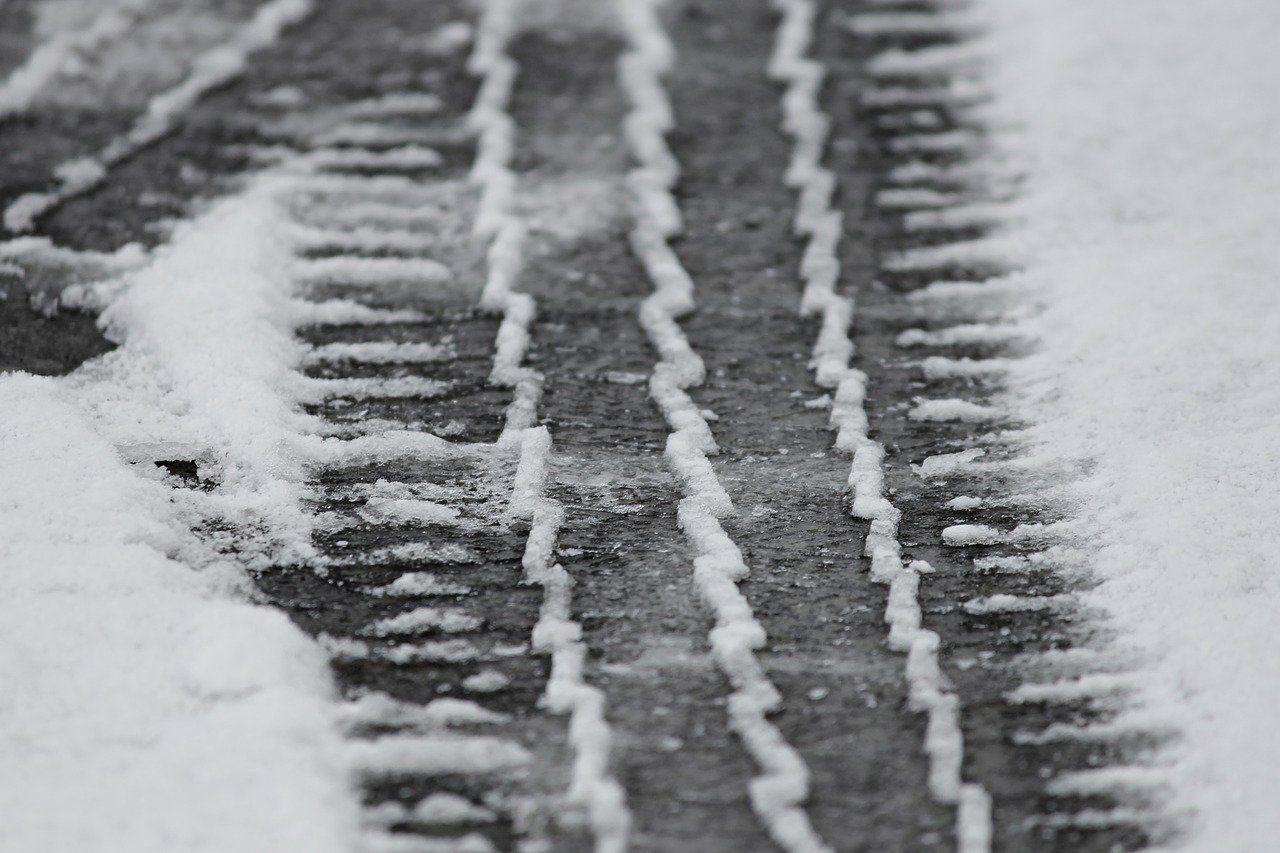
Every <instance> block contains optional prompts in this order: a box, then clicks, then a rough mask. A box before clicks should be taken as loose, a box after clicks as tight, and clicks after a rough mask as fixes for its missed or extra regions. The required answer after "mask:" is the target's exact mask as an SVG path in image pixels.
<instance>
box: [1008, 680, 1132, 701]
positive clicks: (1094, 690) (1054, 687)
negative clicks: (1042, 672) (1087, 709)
mask: <svg viewBox="0 0 1280 853" xmlns="http://www.w3.org/2000/svg"><path fill="white" fill-rule="evenodd" d="M1140 687H1141V681H1140V678H1139V676H1137V675H1135V674H1134V673H1132V672H1118V673H1086V674H1085V675H1081V676H1079V677H1078V678H1066V679H1062V680H1060V681H1050V682H1041V683H1030V684H1023V685H1021V686H1020V687H1016V688H1014V689H1013V690H1011V691H1010V692H1009V693H1007V694H1005V699H1006V701H1009V702H1012V703H1014V704H1017V705H1024V704H1030V703H1033V702H1044V703H1071V702H1079V701H1081V700H1096V699H1110V698H1116V697H1122V696H1125V695H1128V694H1130V693H1134V692H1136V691H1137V690H1138V689H1139V688H1140Z"/></svg>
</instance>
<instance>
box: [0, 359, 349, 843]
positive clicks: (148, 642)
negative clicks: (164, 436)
mask: <svg viewBox="0 0 1280 853" xmlns="http://www.w3.org/2000/svg"><path fill="white" fill-rule="evenodd" d="M78 396H79V394H78V392H76V391H74V390H72V389H70V388H68V383H66V382H65V381H60V380H50V379H42V378H35V377H30V376H24V375H10V376H6V377H3V378H0V478H3V480H4V482H6V483H8V484H10V487H9V488H8V489H6V491H5V495H4V497H3V499H0V503H3V511H0V565H2V566H3V568H0V572H2V573H3V579H4V587H5V595H4V596H3V598H2V599H0V621H3V624H4V625H5V629H6V636H7V638H8V639H7V640H6V642H5V643H4V644H3V646H2V647H0V678H3V680H4V683H5V684H6V685H8V687H7V688H6V698H5V700H4V701H3V702H0V755H2V756H3V760H2V761H0V802H2V803H3V806H2V807H0V810H3V812H4V814H5V820H4V822H3V824H2V825H0V848H3V849H6V850H15V851H16V850H41V851H48V853H57V851H67V853H71V851H77V853H83V852H84V851H103V853H107V851H117V850H130V851H138V853H144V852H145V851H156V853H161V851H166V853H167V851H172V850H191V851H209V853H223V851H227V850H245V851H264V853H265V851H276V850H282V851H285V850H288V851H298V853H302V851H333V853H339V851H345V850H348V849H350V848H351V846H352V844H353V842H354V838H355V835H354V832H355V826H356V822H357V817H356V814H355V796H354V792H352V791H350V790H349V782H348V780H347V775H346V766H345V759H344V758H343V754H342V750H341V743H340V741H339V739H338V736H337V734H336V728H335V726H334V724H333V720H332V719H331V717H332V712H331V705H330V690H331V687H330V683H329V675H328V671H327V665H326V660H325V658H324V655H323V654H321V653H320V652H319V650H318V649H316V648H315V646H314V645H313V644H312V643H310V642H309V641H308V640H307V639H306V638H305V637H304V636H303V635H302V634H301V632H299V631H298V630H297V629H296V628H294V627H293V626H292V625H291V624H290V623H289V621H288V619H287V618H286V617H285V616H284V615H282V614H280V613H278V612H276V611H273V610H270V609H267V608H263V607H256V606H252V605H249V604H247V603H244V602H243V600H242V598H241V595H240V586H241V584H242V582H241V580H240V578H239V575H238V573H237V570H236V569H234V568H233V567H231V566H228V565H226V564H219V563H217V562H214V563H210V564H206V565H205V568H203V569H202V570H201V571H193V570H192V569H191V568H190V567H189V566H188V565H184V564H183V562H181V560H182V556H181V555H183V554H184V553H189V552H191V550H192V549H193V547H194V546H193V544H192V543H191V542H189V541H188V540H187V537H186V533H185V529H186V528H185V522H184V519H182V518H181V517H180V512H179V510H178V508H177V507H176V506H175V505H174V504H173V502H172V501H171V500H170V493H169V489H168V488H167V487H165V486H164V485H163V484H162V483H160V482H159V481H158V480H157V479H155V478H154V477H148V476H145V473H146V472H145V470H143V471H139V470H136V468H135V469H131V468H130V466H129V465H127V464H126V463H125V462H124V461H122V460H121V458H120V456H119V454H118V453H117V451H116V450H115V448H114V447H112V445H111V444H110V443H109V442H108V441H107V440H105V439H104V438H103V436H102V435H101V434H100V433H99V431H98V426H99V424H98V423H97V422H96V419H95V418H93V417H92V416H91V415H87V414H86V413H85V412H84V411H83V410H82V408H81V407H80V404H79V402H78V401H76V400H75V398H76V397H78ZM144 466H145V467H146V468H149V467H150V466H149V464H148V463H145V462H144V463H141V466H137V467H144ZM140 474H142V475H143V476H140Z"/></svg>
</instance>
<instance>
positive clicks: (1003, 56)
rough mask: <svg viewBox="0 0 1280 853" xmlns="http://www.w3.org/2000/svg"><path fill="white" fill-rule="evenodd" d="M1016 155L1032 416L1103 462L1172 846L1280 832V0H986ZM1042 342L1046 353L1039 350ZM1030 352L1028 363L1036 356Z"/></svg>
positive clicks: (1096, 499) (1110, 570)
mask: <svg viewBox="0 0 1280 853" xmlns="http://www.w3.org/2000/svg"><path fill="white" fill-rule="evenodd" d="M978 7H979V10H980V11H981V13H982V14H983V15H984V16H985V17H986V18H987V19H988V20H989V21H990V22H991V24H992V25H993V29H992V31H991V33H990V35H989V39H990V41H991V43H992V45H993V46H994V48H995V51H994V55H995V56H996V57H998V61H997V62H996V66H995V68H994V69H992V73H993V75H994V80H995V82H996V89H997V93H998V95H999V96H1000V97H999V99H998V104H997V107H996V109H997V110H998V111H999V114H998V116H997V118H998V119H999V120H1008V122H1009V123H1010V124H1011V125H1013V126H1019V129H1018V130H1017V131H1015V132H1014V133H1013V134H1012V135H1011V137H1010V140H1009V141H1010V144H1012V145H1014V146H1016V150H1017V153H1018V154H1019V155H1020V157H1021V159H1024V160H1025V161H1026V162H1027V164H1028V166H1029V180H1028V183H1027V185H1026V195H1025V198H1024V199H1023V200H1022V202H1021V204H1020V208H1021V212H1022V223H1021V224H1020V225H1018V226H1016V227H1015V228H1014V229H1013V233H1014V234H1016V235H1017V236H1018V237H1019V238H1020V239H1021V241H1022V243H1023V244H1024V245H1025V247H1027V249H1028V250H1029V257H1030V258H1031V259H1032V260H1031V262H1030V264H1029V272H1030V273H1031V275H1032V276H1033V277H1036V278H1039V279H1043V280H1044V282H1045V284H1046V285H1047V287H1048V290H1047V302H1048V309H1047V313H1046V314H1045V316H1044V317H1043V318H1042V321H1041V322H1040V323H1039V327H1040V329H1041V332H1042V340H1043V359H1042V361H1043V364H1037V366H1036V367H1035V368H1034V369H1033V368H1027V369H1024V370H1022V371H1021V372H1020V374H1019V375H1018V376H1017V381H1016V384H1017V388H1018V391H1019V392H1020V393H1021V394H1022V396H1023V397H1024V398H1025V401H1026V402H1027V404H1028V405H1030V406H1031V407H1032V410H1033V411H1034V412H1035V414H1037V415H1038V419H1039V422H1040V426H1039V427H1038V428H1037V429H1036V434H1037V436H1038V437H1039V438H1040V440H1041V441H1042V442H1043V444H1044V446H1045V447H1046V448H1048V449H1051V450H1053V451H1055V452H1057V453H1060V454H1061V455H1063V456H1065V457H1071V456H1073V455H1075V454H1083V455H1087V456H1090V457H1092V458H1093V459H1095V460H1097V469H1096V471H1094V472H1093V473H1091V474H1090V475H1089V478H1088V481H1087V485H1088V486H1089V488H1090V492H1091V494H1090V495H1089V500H1088V502H1087V505H1086V507H1085V509H1084V510H1083V511H1084V512H1085V513H1086V514H1087V520H1088V521H1089V522H1090V524H1091V526H1092V528H1093V533H1094V536H1095V537H1096V541H1098V542H1100V545H1099V549H1098V552H1097V556H1096V558H1095V560H1094V565H1095V566H1096V569H1097V571H1098V573H1099V575H1100V577H1101V579H1102V581H1103V583H1102V586H1101V587H1100V588H1099V589H1098V590H1097V591H1096V592H1094V593H1092V594H1091V595H1090V596H1089V600H1090V601H1091V603H1093V604H1097V605H1102V606H1105V607H1106V608H1108V609H1109V610H1110V612H1111V613H1112V614H1113V615H1114V617H1115V619H1116V621H1117V623H1118V624H1119V625H1120V626H1122V627H1123V628H1125V629H1127V631H1128V633H1129V634H1130V636H1131V638H1132V639H1134V640H1136V641H1138V642H1140V643H1141V644H1142V645H1144V646H1145V647H1146V648H1148V649H1150V650H1153V651H1154V652H1155V653H1156V654H1157V655H1158V656H1161V657H1163V659H1164V661H1165V664H1166V665H1167V670H1166V671H1164V673H1163V675H1161V676H1154V675H1153V676H1151V677H1150V678H1149V679H1148V693H1149V694H1150V695H1152V696H1155V695H1159V693H1160V692H1162V691H1169V690H1172V691H1173V692H1174V693H1175V694H1176V695H1178V700H1177V702H1176V707H1166V708H1165V709H1164V710H1166V711H1168V712H1169V713H1170V714H1176V718H1177V722H1178V723H1179V725H1180V726H1181V728H1182V730H1183V731H1184V733H1185V739H1184V741H1183V742H1182V744H1181V746H1180V747H1179V749H1178V751H1177V753H1176V759H1177V760H1176V764H1175V765H1174V766H1173V767H1172V768H1171V769H1170V770H1169V779H1170V781H1171V782H1172V783H1173V785H1174V789H1175V797H1176V800H1177V803H1178V805H1180V806H1182V807H1184V808H1186V809H1189V810H1191V811H1192V812H1193V815H1194V817H1193V824H1192V829H1191V832H1190V834H1189V835H1188V836H1187V838H1185V839H1184V840H1183V841H1182V842H1180V843H1182V844H1184V845H1185V847H1186V848H1187V849H1192V850H1205V851H1209V850H1212V851H1215V853H1223V851H1250V850H1262V849H1269V848H1270V847H1271V846H1273V844H1274V839H1275V838H1276V837H1277V836H1280V810H1278V809H1276V808H1275V794H1274V785H1275V778H1276V768H1277V762H1278V761H1280V730H1277V728H1276V726H1275V723H1274V717H1275V713H1276V708H1277V707H1280V632H1278V631H1277V615H1278V614H1280V528H1277V526H1276V521H1275V520H1276V518H1277V517H1278V516H1280V331H1278V324H1280V287H1278V286H1277V281H1278V279H1280V241H1277V240H1276V236H1275V235H1276V234H1277V233H1278V232H1280V208H1277V206H1276V202H1275V200H1276V198H1277V197H1280V144H1278V143H1280V101H1277V99H1276V98H1275V83H1276V80H1278V79H1280V53H1277V52H1276V50H1275V45H1276V43H1277V41H1278V40H1280V5H1276V4H1274V3H1266V2H1256V0H1183V2H1179V3H1168V2H1164V0H1040V2H1037V3H1026V2H1024V0H979V4H978ZM1038 361H1041V360H1038ZM1033 370H1034V371H1035V372H1033Z"/></svg>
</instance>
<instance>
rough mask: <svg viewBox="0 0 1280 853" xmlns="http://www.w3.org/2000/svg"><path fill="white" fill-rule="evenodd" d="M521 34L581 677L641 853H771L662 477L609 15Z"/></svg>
mask: <svg viewBox="0 0 1280 853" xmlns="http://www.w3.org/2000/svg"><path fill="white" fill-rule="evenodd" d="M569 8H574V9H576V14H574V15H573V16H572V17H571V18H570V19H568V20H565V19H556V21H555V24H554V25H548V26H546V27H539V28H537V29H536V30H532V31H529V32H527V33H525V34H524V35H523V36H522V37H521V38H520V39H519V40H518V41H517V42H516V43H515V44H514V45H513V53H514V54H515V55H516V56H517V58H518V59H519V61H520V63H521V65H522V67H525V68H526V72H525V74H524V79H525V80H526V84H525V85H524V86H522V87H521V89H520V90H519V91H517V93H516V99H515V102H514V104H513V107H512V112H513V114H514V115H515V116H516V117H517V120H518V122H519V124H520V125H521V126H522V127H525V128H527V131H526V133H524V134H522V140H523V142H522V144H521V146H520V147H519V148H518V149H517V152H516V159H517V161H518V162H520V163H522V164H524V170H523V171H522V186H523V187H524V188H525V191H524V192H523V193H522V198H523V199H524V200H525V205H526V206H525V207H524V216H525V219H526V221H527V222H528V223H529V225H530V240H529V244H528V246H529V262H528V264H527V266H526V269H525V274H524V276H523V279H522V281H523V285H524V287H525V289H527V290H529V291H530V292H532V293H534V294H535V295H536V297H537V299H538V303H539V308H540V310H539V319H538V321H537V323H536V325H535V335H534V342H533V350H532V352H531V360H532V362H533V363H535V364H537V365H538V366H539V370H540V371H542V372H544V373H545V374H546V400H545V403H544V410H545V413H546V423H547V424H548V425H549V426H550V427H551V428H552V429H553V430H554V432H555V434H556V436H557V451H558V452H557V458H556V459H554V460H553V463H552V468H551V471H552V476H551V478H550V482H549V487H550V488H551V490H552V492H553V494H554V495H555V496H556V497H557V499H558V500H559V501H560V502H561V503H562V504H563V505H564V507H565V510H566V513H565V519H564V524H563V526H562V528H561V543H562V546H563V547H562V548H561V553H560V556H561V558H562V559H563V560H564V561H565V565H566V566H567V567H568V568H569V570H570V571H571V573H572V575H573V577H574V580H575V594H574V600H575V603H576V606H577V607H578V608H580V609H581V613H580V616H579V621H580V622H581V623H582V625H583V629H584V633H583V638H584V641H585V642H586V643H587V645H588V646H589V648H590V649H591V655H590V656H589V657H588V659H587V661H586V666H587V672H588V676H589V679H590V681H591V682H592V683H593V684H599V685H600V686H601V688H602V689H604V690H605V692H606V694H607V696H608V701H609V716H610V718H611V720H612V721H613V724H614V728H615V732H616V735H617V738H616V742H615V750H614V753H615V755H614V766H615V768H616V773H617V776H618V778H619V779H620V780H621V781H622V782H623V783H624V784H625V786H626V788H627V791H628V796H629V799H630V802H631V805H632V807H633V809H634V811H635V829H634V832H633V836H632V847H633V849H636V850H653V851H664V850H683V849H698V850H706V851H726V852H727V851H736V850H751V849H757V848H759V847H760V846H761V845H765V844H768V842H767V840H766V839H765V838H764V837H763V835H762V833H761V831H760V828H759V825H758V823H757V821H756V820H755V818H754V816H753V815H752V813H751V809H750V805H749V803H748V802H747V791H746V781H747V780H748V779H749V778H750V776H751V774H752V765H751V761H750V758H749V757H748V756H747V755H746V754H745V752H744V751H743V750H742V748H741V746H740V744H739V743H738V742H737V741H736V739H735V738H734V736H733V735H732V733H730V732H729V731H727V730H726V727H725V725H724V718H725V713H724V706H723V702H724V695H725V693H726V685H725V682H724V677H723V675H722V674H721V673H720V671H719V670H718V668H717V667H716V665H715V663H714V661H713V660H712V659H711V657H710V655H709V654H708V653H707V652H706V651H705V648H704V643H705V637H706V632H707V628H708V627H709V626H708V623H707V614H706V612H705V610H703V609H702V608H701V607H700V606H699V604H698V602H697V601H696V600H695V599H694V598H693V597H691V596H690V595H689V594H688V592H687V590H686V584H687V583H688V582H689V572H688V567H689V563H690V562H691V558H690V556H689V555H688V549H687V546H686V544H685V541H684V539H683V537H682V536H681V535H680V532H679V529H678V525H677V520H676V517H675V508H676V501H677V498H678V493H677V484H676V482H675V481H674V479H673V477H672V474H671V472H670V471H669V470H668V468H667V466H666V465H665V464H664V463H663V460H662V449H663V445H664V442H665V439H666V436H667V427H666V424H665V423H664V421H663V419H662V417H661V415H660V414H659V413H658V412H657V411H656V410H655V409H654V407H653V405H652V403H651V402H650V401H649V399H648V397H647V395H646V392H645V388H644V383H645V380H646V378H647V376H648V373H649V371H650V370H651V368H652V364H653V356H652V352H651V350H650V348H649V345H648V343H647V341H646V339H645V336H644V333H643V331H642V330H641V328H640V327H639V325H638V324H637V323H636V314H637V311H638V308H639V306H640V303H641V302H642V300H643V298H644V297H645V296H647V295H648V293H649V290H650V286H649V284H648V282H647V280H646V279H645V276H644V272H643V270H642V269H641V268H640V267H639V265H638V264H637V262H636V260H635V258H634V257H632V255H631V253H630V252H629V251H628V248H627V231H628V229H629V224H628V221H627V219H628V217H627V213H626V208H625V203H624V200H625V195H626V194H625V179H626V173H627V170H628V168H629V162H628V156H627V152H626V148H625V145H624V143H623V141H622V138H621V134H620V132H619V127H620V125H621V124H622V119H623V117H624V116H625V114H626V112H627V110H628V109H629V105H628V104H627V103H626V102H625V98H624V97H623V94H622V92H621V91H620V90H619V88H618V87H617V85H616V82H615V79H616V67H617V59H618V54H619V52H620V50H621V48H622V45H621V44H620V43H619V41H618V33H617V17H616V14H615V12H614V9H613V6H612V5H611V4H602V5H599V6H591V7H586V8H584V7H569Z"/></svg>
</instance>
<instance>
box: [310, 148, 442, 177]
mask: <svg viewBox="0 0 1280 853" xmlns="http://www.w3.org/2000/svg"><path fill="white" fill-rule="evenodd" d="M305 159H306V160H307V161H308V162H310V163H312V164H314V165H315V166H317V167H319V168H321V169H367V170H370V171H393V170H405V171H418V170H422V169H434V168H436V167H437V166H439V165H440V164H442V163H443V162H444V158H443V157H441V156H440V152H439V151H436V150H435V149H434V148H427V147H425V146H422V145H417V144H406V145H401V146H399V147H396V148H390V149H369V148H322V149H319V150H317V151H312V152H311V153H310V154H307V155H305Z"/></svg>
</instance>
